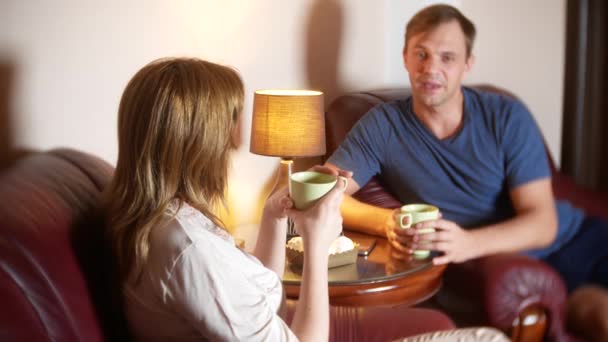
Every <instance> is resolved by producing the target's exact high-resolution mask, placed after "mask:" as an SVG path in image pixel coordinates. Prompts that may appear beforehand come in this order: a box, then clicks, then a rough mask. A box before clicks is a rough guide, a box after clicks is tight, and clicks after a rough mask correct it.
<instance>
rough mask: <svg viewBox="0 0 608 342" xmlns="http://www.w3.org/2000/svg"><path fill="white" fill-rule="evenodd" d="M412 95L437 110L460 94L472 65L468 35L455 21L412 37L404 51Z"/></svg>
mask: <svg viewBox="0 0 608 342" xmlns="http://www.w3.org/2000/svg"><path fill="white" fill-rule="evenodd" d="M403 61H404V64H405V68H406V69H407V71H408V73H409V78H410V83H411V87H412V94H413V96H414V99H415V100H416V101H418V102H420V103H421V104H423V105H425V106H428V107H433V108H438V107H440V106H441V105H443V104H445V103H446V102H448V101H449V100H451V99H454V98H455V97H456V96H457V95H458V94H459V91H460V85H461V83H462V80H463V78H464V76H465V75H466V74H467V73H468V71H469V70H470V68H471V66H472V65H473V57H472V56H470V57H469V58H467V53H466V43H465V36H464V33H463V32H462V29H461V28H460V25H459V24H458V22H457V21H456V20H453V21H450V22H447V23H444V24H441V25H439V26H437V27H436V28H435V29H433V30H431V31H428V32H421V33H418V34H416V35H414V36H412V37H410V39H409V41H408V42H407V46H406V48H405V49H404V52H403Z"/></svg>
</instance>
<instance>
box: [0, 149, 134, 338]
mask: <svg viewBox="0 0 608 342" xmlns="http://www.w3.org/2000/svg"><path fill="white" fill-rule="evenodd" d="M112 172H113V168H112V167H111V166H110V165H109V164H108V163H106V162H104V161H102V160H101V159H99V158H97V157H94V156H92V155H88V154H85V153H82V152H77V151H74V150H68V149H59V150H53V151H49V152H42V153H33V154H30V155H27V156H26V157H24V158H22V159H20V160H19V161H17V162H16V163H14V164H13V165H12V166H10V167H9V168H7V169H5V170H3V171H2V173H1V174H0V203H1V205H0V302H1V303H2V309H1V310H0V340H2V341H100V340H104V339H114V338H116V337H119V336H124V335H122V334H124V331H126V330H125V329H124V325H123V324H124V323H123V322H124V320H122V316H121V314H120V309H119V308H118V307H117V306H116V305H117V302H116V301H115V298H116V297H115V296H114V293H113V291H115V290H116V289H117V287H115V286H113V285H112V284H111V283H112V279H113V278H112V271H111V267H110V266H109V265H111V258H109V255H110V254H111V253H109V251H108V249H107V248H106V246H105V244H104V239H103V236H104V234H103V227H104V225H103V220H102V217H103V216H102V215H101V214H100V211H99V204H100V200H101V193H102V190H103V189H104V187H105V186H106V185H107V184H108V182H109V180H110V178H111V175H112Z"/></svg>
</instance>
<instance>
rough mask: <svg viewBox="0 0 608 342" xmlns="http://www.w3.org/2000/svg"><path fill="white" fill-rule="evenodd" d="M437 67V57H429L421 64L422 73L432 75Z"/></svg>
mask: <svg viewBox="0 0 608 342" xmlns="http://www.w3.org/2000/svg"><path fill="white" fill-rule="evenodd" d="M438 67H439V59H438V58H437V56H429V57H428V58H427V59H425V60H424V61H423V62H422V71H423V72H424V73H427V74H433V73H435V72H436V71H437V68H438Z"/></svg>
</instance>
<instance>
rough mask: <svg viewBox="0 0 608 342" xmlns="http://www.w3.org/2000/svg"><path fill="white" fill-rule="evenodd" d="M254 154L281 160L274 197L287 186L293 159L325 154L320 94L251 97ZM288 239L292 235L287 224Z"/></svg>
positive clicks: (290, 92) (275, 93)
mask: <svg viewBox="0 0 608 342" xmlns="http://www.w3.org/2000/svg"><path fill="white" fill-rule="evenodd" d="M249 151H250V152H251V153H254V154H259V155H264V156H273V157H280V158H281V163H280V167H279V172H278V175H277V180H276V183H275V185H274V188H273V189H272V191H271V192H270V194H273V193H274V192H275V191H276V190H278V189H279V188H280V187H281V186H287V185H288V184H289V177H290V176H291V171H292V164H293V159H294V158H297V157H316V156H321V155H324V154H325V120H324V112H323V93H322V92H320V91H314V90H278V89H277V90H258V91H256V92H255V94H254V97H253V119H252V123H251V144H250V149H249ZM289 222H290V223H289V226H288V231H287V235H288V236H291V235H295V231H294V229H293V224H292V223H291V221H289Z"/></svg>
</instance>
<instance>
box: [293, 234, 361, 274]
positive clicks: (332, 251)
mask: <svg viewBox="0 0 608 342" xmlns="http://www.w3.org/2000/svg"><path fill="white" fill-rule="evenodd" d="M357 247H358V246H357V244H356V243H354V242H353V240H351V239H349V238H347V237H346V236H339V237H337V238H336V239H335V240H334V241H333V242H332V243H331V245H330V247H329V250H328V251H327V253H328V254H329V263H328V267H329V268H332V267H338V266H343V265H348V264H353V263H355V262H357ZM285 250H286V257H287V261H289V263H290V264H294V265H300V266H301V265H302V263H303V262H304V244H303V242H302V237H300V236H296V237H293V238H291V239H290V240H289V241H287V245H286V246H285Z"/></svg>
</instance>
